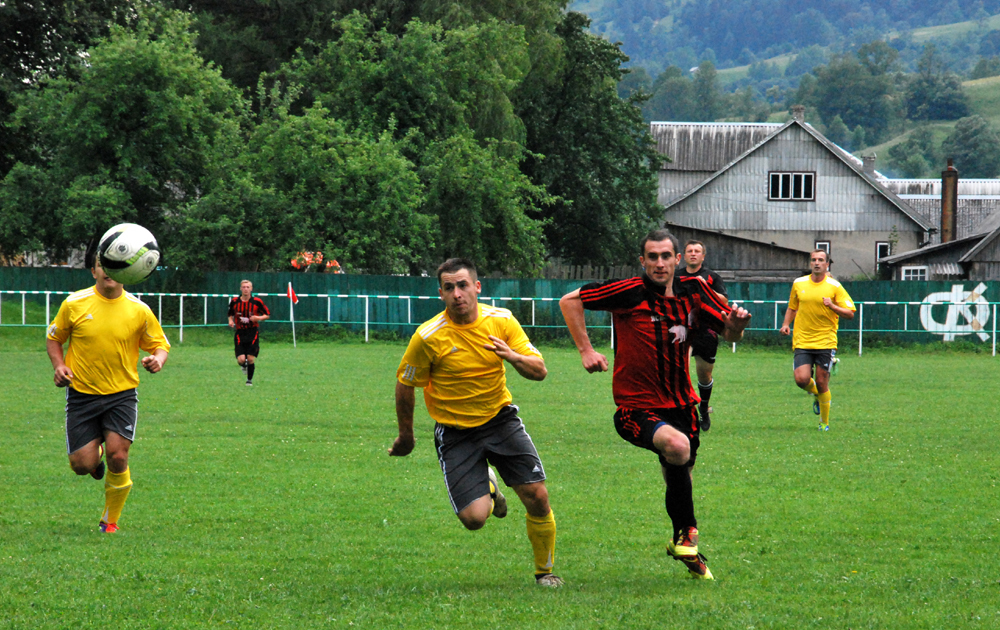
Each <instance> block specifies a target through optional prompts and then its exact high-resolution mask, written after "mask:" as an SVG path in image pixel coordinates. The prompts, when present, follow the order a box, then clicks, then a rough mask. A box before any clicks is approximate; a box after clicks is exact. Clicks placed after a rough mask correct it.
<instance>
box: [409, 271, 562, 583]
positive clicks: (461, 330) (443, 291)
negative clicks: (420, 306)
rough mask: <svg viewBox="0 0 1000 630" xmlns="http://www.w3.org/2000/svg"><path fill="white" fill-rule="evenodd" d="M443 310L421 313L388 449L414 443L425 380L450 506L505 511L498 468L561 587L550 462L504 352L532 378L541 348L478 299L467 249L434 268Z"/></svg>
mask: <svg viewBox="0 0 1000 630" xmlns="http://www.w3.org/2000/svg"><path fill="white" fill-rule="evenodd" d="M437 276H438V284H439V285H440V286H439V288H438V293H439V295H440V296H441V299H442V300H444V303H445V310H444V311H443V312H442V313H440V314H439V315H438V316H437V317H434V318H432V319H430V320H428V321H426V322H424V323H423V324H422V325H421V326H420V327H419V328H417V331H416V332H415V333H414V334H413V337H412V338H411V339H410V344H409V346H407V348H406V353H405V354H404V355H403V359H402V361H401V362H400V364H399V369H398V370H397V372H396V379H397V382H396V421H397V424H398V426H399V436H398V437H397V438H396V440H395V441H394V442H393V444H392V448H390V449H389V455H392V456H405V455H409V454H410V452H411V451H413V447H414V444H415V439H414V437H413V409H414V406H415V404H416V396H415V394H414V388H415V387H422V388H423V389H424V402H425V403H426V405H427V412H428V413H429V414H430V416H431V418H432V419H433V420H434V421H435V422H436V425H435V427H434V442H435V445H436V447H437V453H438V461H439V462H440V464H441V470H442V472H443V473H444V482H445V487H446V488H447V490H448V498H449V499H450V500H451V507H452V509H454V510H455V514H456V515H458V518H459V520H460V521H462V524H463V525H465V527H466V528H467V529H470V530H476V529H479V528H481V527H482V526H483V525H485V524H486V519H487V518H489V516H490V515H493V516H495V517H497V518H503V517H505V516H506V515H507V500H506V498H505V497H504V495H503V494H502V493H501V492H500V489H499V488H498V487H497V481H496V475H495V474H494V473H493V470H492V468H490V464H492V465H493V466H495V467H496V469H497V470H498V471H499V472H500V476H501V477H502V478H503V480H504V482H505V483H506V484H507V485H508V486H510V487H511V488H513V489H514V492H515V493H517V496H518V497H519V498H520V499H521V502H522V503H523V504H524V507H525V510H526V512H527V513H526V514H525V519H526V521H527V529H528V540H529V541H530V542H531V547H532V551H533V555H534V563H535V583H536V584H538V585H540V586H550V587H556V586H560V585H562V583H563V580H562V579H561V578H559V577H557V576H556V575H554V574H553V573H552V567H553V561H554V559H555V546H556V521H555V516H554V515H553V513H552V508H551V507H550V506H549V493H548V490H547V489H546V487H545V470H544V468H543V467H542V461H541V459H539V457H538V452H537V451H536V450H535V445H534V444H533V443H532V441H531V438H530V437H529V436H528V433H527V432H526V431H525V429H524V423H523V422H522V421H521V418H519V417H518V408H517V407H516V406H515V405H514V404H512V398H511V395H510V391H508V390H507V377H506V370H505V368H504V361H506V362H507V363H509V364H510V365H512V366H513V367H514V369H515V370H517V373H518V374H520V375H521V376H523V377H524V378H526V379H529V380H532V381H541V380H542V379H544V378H545V376H546V375H547V374H548V371H547V370H546V368H545V361H544V359H543V358H542V355H541V353H540V352H538V350H537V349H535V347H534V346H532V345H531V342H530V341H529V340H528V336H527V335H525V334H524V330H523V329H522V328H521V325H520V324H519V323H518V322H517V320H516V319H515V318H514V316H513V315H512V314H511V312H510V311H509V310H507V309H504V308H496V307H492V306H489V305H485V304H480V303H479V301H478V296H479V294H480V292H481V291H482V286H481V285H480V283H479V280H478V278H477V274H476V266H475V265H474V264H473V263H472V262H471V261H469V260H466V259H464V258H451V259H449V260H446V261H445V262H444V263H443V264H442V265H441V266H440V267H438V270H437Z"/></svg>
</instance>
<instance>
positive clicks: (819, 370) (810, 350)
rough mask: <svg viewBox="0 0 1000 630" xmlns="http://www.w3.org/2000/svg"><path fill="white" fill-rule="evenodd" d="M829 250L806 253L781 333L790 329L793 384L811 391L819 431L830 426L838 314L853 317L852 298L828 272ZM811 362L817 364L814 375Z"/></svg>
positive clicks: (786, 332) (848, 317)
mask: <svg viewBox="0 0 1000 630" xmlns="http://www.w3.org/2000/svg"><path fill="white" fill-rule="evenodd" d="M832 262H833V260H831V259H830V254H828V253H827V252H825V251H823V250H822V249H817V250H815V251H813V252H812V253H811V254H810V255H809V270H810V272H811V273H810V274H809V275H808V276H802V277H801V278H797V279H796V280H795V282H793V283H792V292H791V294H790V295H789V296H788V310H786V311H785V320H784V322H782V324H781V334H782V335H787V334H789V333H790V332H791V324H792V321H794V322H795V334H794V335H792V350H793V352H794V360H793V366H794V367H793V370H794V372H793V374H794V375H795V384H796V385H798V386H799V387H801V388H802V389H804V390H806V391H807V392H809V393H810V394H812V395H813V399H814V400H813V413H815V414H817V415H819V417H820V423H819V430H820V431H829V430H830V399H831V394H830V369H831V367H832V366H833V361H834V359H835V358H836V356H837V328H838V326H839V323H840V318H841V317H843V318H844V319H854V311H855V310H856V309H855V307H854V302H853V301H852V300H851V296H850V295H848V294H847V291H846V290H845V289H844V287H843V286H842V285H841V284H840V283H839V282H837V281H836V280H834V279H833V278H832V277H831V276H830V273H829V270H830V264H831V263H832ZM813 366H816V371H815V374H816V376H815V378H813Z"/></svg>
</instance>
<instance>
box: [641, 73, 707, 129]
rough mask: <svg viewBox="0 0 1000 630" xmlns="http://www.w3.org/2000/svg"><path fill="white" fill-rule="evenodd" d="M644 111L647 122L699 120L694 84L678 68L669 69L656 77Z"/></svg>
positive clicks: (643, 108)
mask: <svg viewBox="0 0 1000 630" xmlns="http://www.w3.org/2000/svg"><path fill="white" fill-rule="evenodd" d="M642 111H643V116H645V118H646V120H675V121H694V120H697V119H698V118H697V113H696V108H695V97H694V84H693V83H692V82H691V79H689V78H687V77H686V76H685V73H684V71H683V70H681V69H680V68H678V67H677V66H669V67H667V68H666V69H665V70H664V71H663V72H661V73H660V75H659V76H658V77H656V81H655V82H654V83H653V87H652V94H651V95H650V97H649V100H648V101H646V102H645V103H643V106H642Z"/></svg>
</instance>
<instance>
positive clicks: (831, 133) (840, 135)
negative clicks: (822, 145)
mask: <svg viewBox="0 0 1000 630" xmlns="http://www.w3.org/2000/svg"><path fill="white" fill-rule="evenodd" d="M850 133H851V132H850V130H849V129H848V128H847V125H845V124H844V121H843V120H841V118H840V116H834V117H833V120H831V121H830V122H829V124H827V126H826V137H827V138H829V139H830V140H831V141H832V142H835V143H836V144H839V145H844V144H846V143H847V139H848V138H849V137H850Z"/></svg>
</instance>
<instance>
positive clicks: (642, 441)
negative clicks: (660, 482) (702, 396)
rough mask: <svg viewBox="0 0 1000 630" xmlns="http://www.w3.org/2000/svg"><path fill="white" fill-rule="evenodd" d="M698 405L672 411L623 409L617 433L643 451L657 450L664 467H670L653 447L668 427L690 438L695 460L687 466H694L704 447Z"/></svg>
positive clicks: (618, 420)
mask: <svg viewBox="0 0 1000 630" xmlns="http://www.w3.org/2000/svg"><path fill="white" fill-rule="evenodd" d="M695 407H696V405H690V406H688V407H674V408H671V409H629V408H628V407H619V408H618V411H616V412H615V430H616V431H618V435H620V436H621V438H622V439H623V440H625V441H626V442H629V443H630V444H634V445H635V446H638V447H640V448H644V449H646V450H650V451H653V452H654V453H656V454H657V455H658V456H659V458H660V465H661V466H668V465H669V464H668V463H667V460H665V459H664V458H663V454H662V453H660V452H659V451H658V450H656V447H655V446H653V435H654V434H655V433H656V431H657V430H658V429H659V428H660V427H661V426H663V425H664V424H668V425H670V426H672V427H673V428H675V429H677V430H678V431H680V432H681V433H683V434H684V435H686V436H687V438H688V441H689V442H690V443H691V459H689V460H688V463H687V466H689V467H690V466H694V460H695V457H697V455H698V446H699V445H700V444H701V437H700V436H701V431H700V430H699V429H698V412H697V410H696V409H695Z"/></svg>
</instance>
